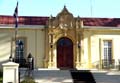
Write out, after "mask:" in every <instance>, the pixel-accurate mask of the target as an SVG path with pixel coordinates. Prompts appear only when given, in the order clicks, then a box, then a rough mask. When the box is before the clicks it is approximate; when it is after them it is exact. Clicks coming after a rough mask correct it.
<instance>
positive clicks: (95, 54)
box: [0, 7, 120, 69]
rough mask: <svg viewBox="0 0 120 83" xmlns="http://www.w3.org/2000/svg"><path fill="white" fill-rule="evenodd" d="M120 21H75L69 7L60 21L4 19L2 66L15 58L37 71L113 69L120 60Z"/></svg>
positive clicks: (0, 44) (0, 46) (1, 21)
mask: <svg viewBox="0 0 120 83" xmlns="http://www.w3.org/2000/svg"><path fill="white" fill-rule="evenodd" d="M119 25H120V19H118V18H81V17H74V16H73V15H72V14H71V13H70V12H69V11H68V10H67V9H66V7H64V8H63V10H62V11H61V12H60V13H58V15H57V16H56V17H52V16H50V17H49V18H48V17H27V16H20V17H19V27H18V28H17V36H16V52H15V28H14V18H13V17H12V16H0V63H1V64H2V63H3V62H6V61H8V59H9V57H10V56H12V57H14V59H16V60H18V62H19V61H20V63H21V64H24V61H23V59H26V58H27V56H28V54H29V53H31V54H32V56H33V57H34V67H35V68H55V69H57V68H58V69H71V68H73V69H112V68H117V67H118V65H119V59H120V43H119V42H120V27H119Z"/></svg>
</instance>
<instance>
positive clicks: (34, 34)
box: [0, 28, 45, 68]
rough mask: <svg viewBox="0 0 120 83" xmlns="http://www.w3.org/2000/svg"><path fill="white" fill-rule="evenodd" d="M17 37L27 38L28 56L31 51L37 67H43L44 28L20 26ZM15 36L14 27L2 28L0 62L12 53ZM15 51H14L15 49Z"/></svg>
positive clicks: (0, 33) (0, 29)
mask: <svg viewBox="0 0 120 83" xmlns="http://www.w3.org/2000/svg"><path fill="white" fill-rule="evenodd" d="M17 37H25V38H26V54H27V55H26V56H25V58H26V57H27V56H28V54H29V53H31V54H32V55H33V57H34V64H35V68H40V67H42V68H43V60H44V56H45V44H44V42H45V31H44V29H41V28H39V29H38V28H37V29H33V28H32V29H24V28H19V30H18V35H17ZM12 38H14V29H13V28H12V29H10V28H7V29H4V28H0V64H2V63H4V62H6V61H8V59H9V56H10V53H11V42H12ZM13 52H14V51H13Z"/></svg>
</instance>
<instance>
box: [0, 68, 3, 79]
mask: <svg viewBox="0 0 120 83" xmlns="http://www.w3.org/2000/svg"><path fill="white" fill-rule="evenodd" d="M2 76H3V71H2V69H0V77H2Z"/></svg>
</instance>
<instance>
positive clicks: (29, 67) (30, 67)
mask: <svg viewBox="0 0 120 83" xmlns="http://www.w3.org/2000/svg"><path fill="white" fill-rule="evenodd" d="M27 61H28V76H29V77H30V74H31V71H32V62H33V57H32V55H31V53H29V54H28V57H27Z"/></svg>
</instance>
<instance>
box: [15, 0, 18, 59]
mask: <svg viewBox="0 0 120 83" xmlns="http://www.w3.org/2000/svg"><path fill="white" fill-rule="evenodd" d="M14 18H15V30H14V33H15V38H14V39H15V40H14V41H15V51H14V57H15V59H16V47H17V46H16V41H17V33H18V1H17V5H16V8H15V11H14Z"/></svg>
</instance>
